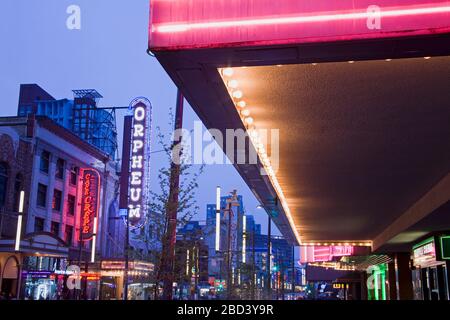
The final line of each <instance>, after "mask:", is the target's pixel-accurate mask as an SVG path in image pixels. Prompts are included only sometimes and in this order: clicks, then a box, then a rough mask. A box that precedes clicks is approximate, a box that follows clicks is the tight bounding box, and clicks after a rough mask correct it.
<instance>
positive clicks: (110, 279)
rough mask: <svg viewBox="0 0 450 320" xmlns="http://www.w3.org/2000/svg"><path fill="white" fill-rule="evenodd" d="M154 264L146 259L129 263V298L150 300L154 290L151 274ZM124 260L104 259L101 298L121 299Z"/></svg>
mask: <svg viewBox="0 0 450 320" xmlns="http://www.w3.org/2000/svg"><path fill="white" fill-rule="evenodd" d="M153 270H154V265H153V264H152V263H149V262H144V261H136V260H133V261H129V263H128V299H129V300H149V299H151V297H152V295H153V291H154V286H153V284H152V283H151V274H152V273H153ZM124 271H125V261H124V260H103V261H102V263H101V281H100V299H101V300H121V299H123V289H124V284H125V283H124Z"/></svg>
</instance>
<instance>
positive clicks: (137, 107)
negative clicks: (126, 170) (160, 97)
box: [128, 98, 151, 227]
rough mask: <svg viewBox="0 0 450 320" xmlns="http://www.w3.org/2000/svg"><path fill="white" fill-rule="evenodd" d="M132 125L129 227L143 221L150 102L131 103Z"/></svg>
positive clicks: (138, 101)
mask: <svg viewBox="0 0 450 320" xmlns="http://www.w3.org/2000/svg"><path fill="white" fill-rule="evenodd" d="M131 110H132V111H133V125H132V130H133V132H132V135H131V141H130V143H131V154H130V178H129V190H128V192H129V193H128V218H129V222H130V226H131V227H137V226H139V225H141V224H142V223H143V222H144V221H143V220H144V219H143V217H144V211H145V208H146V199H145V197H146V194H147V192H146V190H147V187H148V185H147V184H148V176H149V173H150V172H149V160H150V159H149V151H150V140H149V138H150V137H149V135H150V120H151V114H150V113H151V104H150V102H149V101H148V100H147V99H145V98H137V99H135V100H133V102H132V104H131Z"/></svg>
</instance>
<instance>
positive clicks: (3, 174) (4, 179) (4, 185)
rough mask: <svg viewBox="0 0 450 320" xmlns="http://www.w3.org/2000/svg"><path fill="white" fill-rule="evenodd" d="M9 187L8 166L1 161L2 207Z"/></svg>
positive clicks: (0, 195) (0, 205)
mask: <svg viewBox="0 0 450 320" xmlns="http://www.w3.org/2000/svg"><path fill="white" fill-rule="evenodd" d="M7 187H8V166H7V165H6V163H4V162H0V207H3V206H4V205H5V202H6V189H7Z"/></svg>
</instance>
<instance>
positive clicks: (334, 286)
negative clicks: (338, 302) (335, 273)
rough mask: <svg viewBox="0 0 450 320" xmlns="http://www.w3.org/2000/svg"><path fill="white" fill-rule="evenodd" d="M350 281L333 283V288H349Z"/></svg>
mask: <svg viewBox="0 0 450 320" xmlns="http://www.w3.org/2000/svg"><path fill="white" fill-rule="evenodd" d="M348 288H349V285H348V283H333V289H348Z"/></svg>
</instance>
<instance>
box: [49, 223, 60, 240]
mask: <svg viewBox="0 0 450 320" xmlns="http://www.w3.org/2000/svg"><path fill="white" fill-rule="evenodd" d="M50 232H51V233H53V234H54V235H55V236H58V235H59V223H58V222H55V221H52V225H51V230H50Z"/></svg>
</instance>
